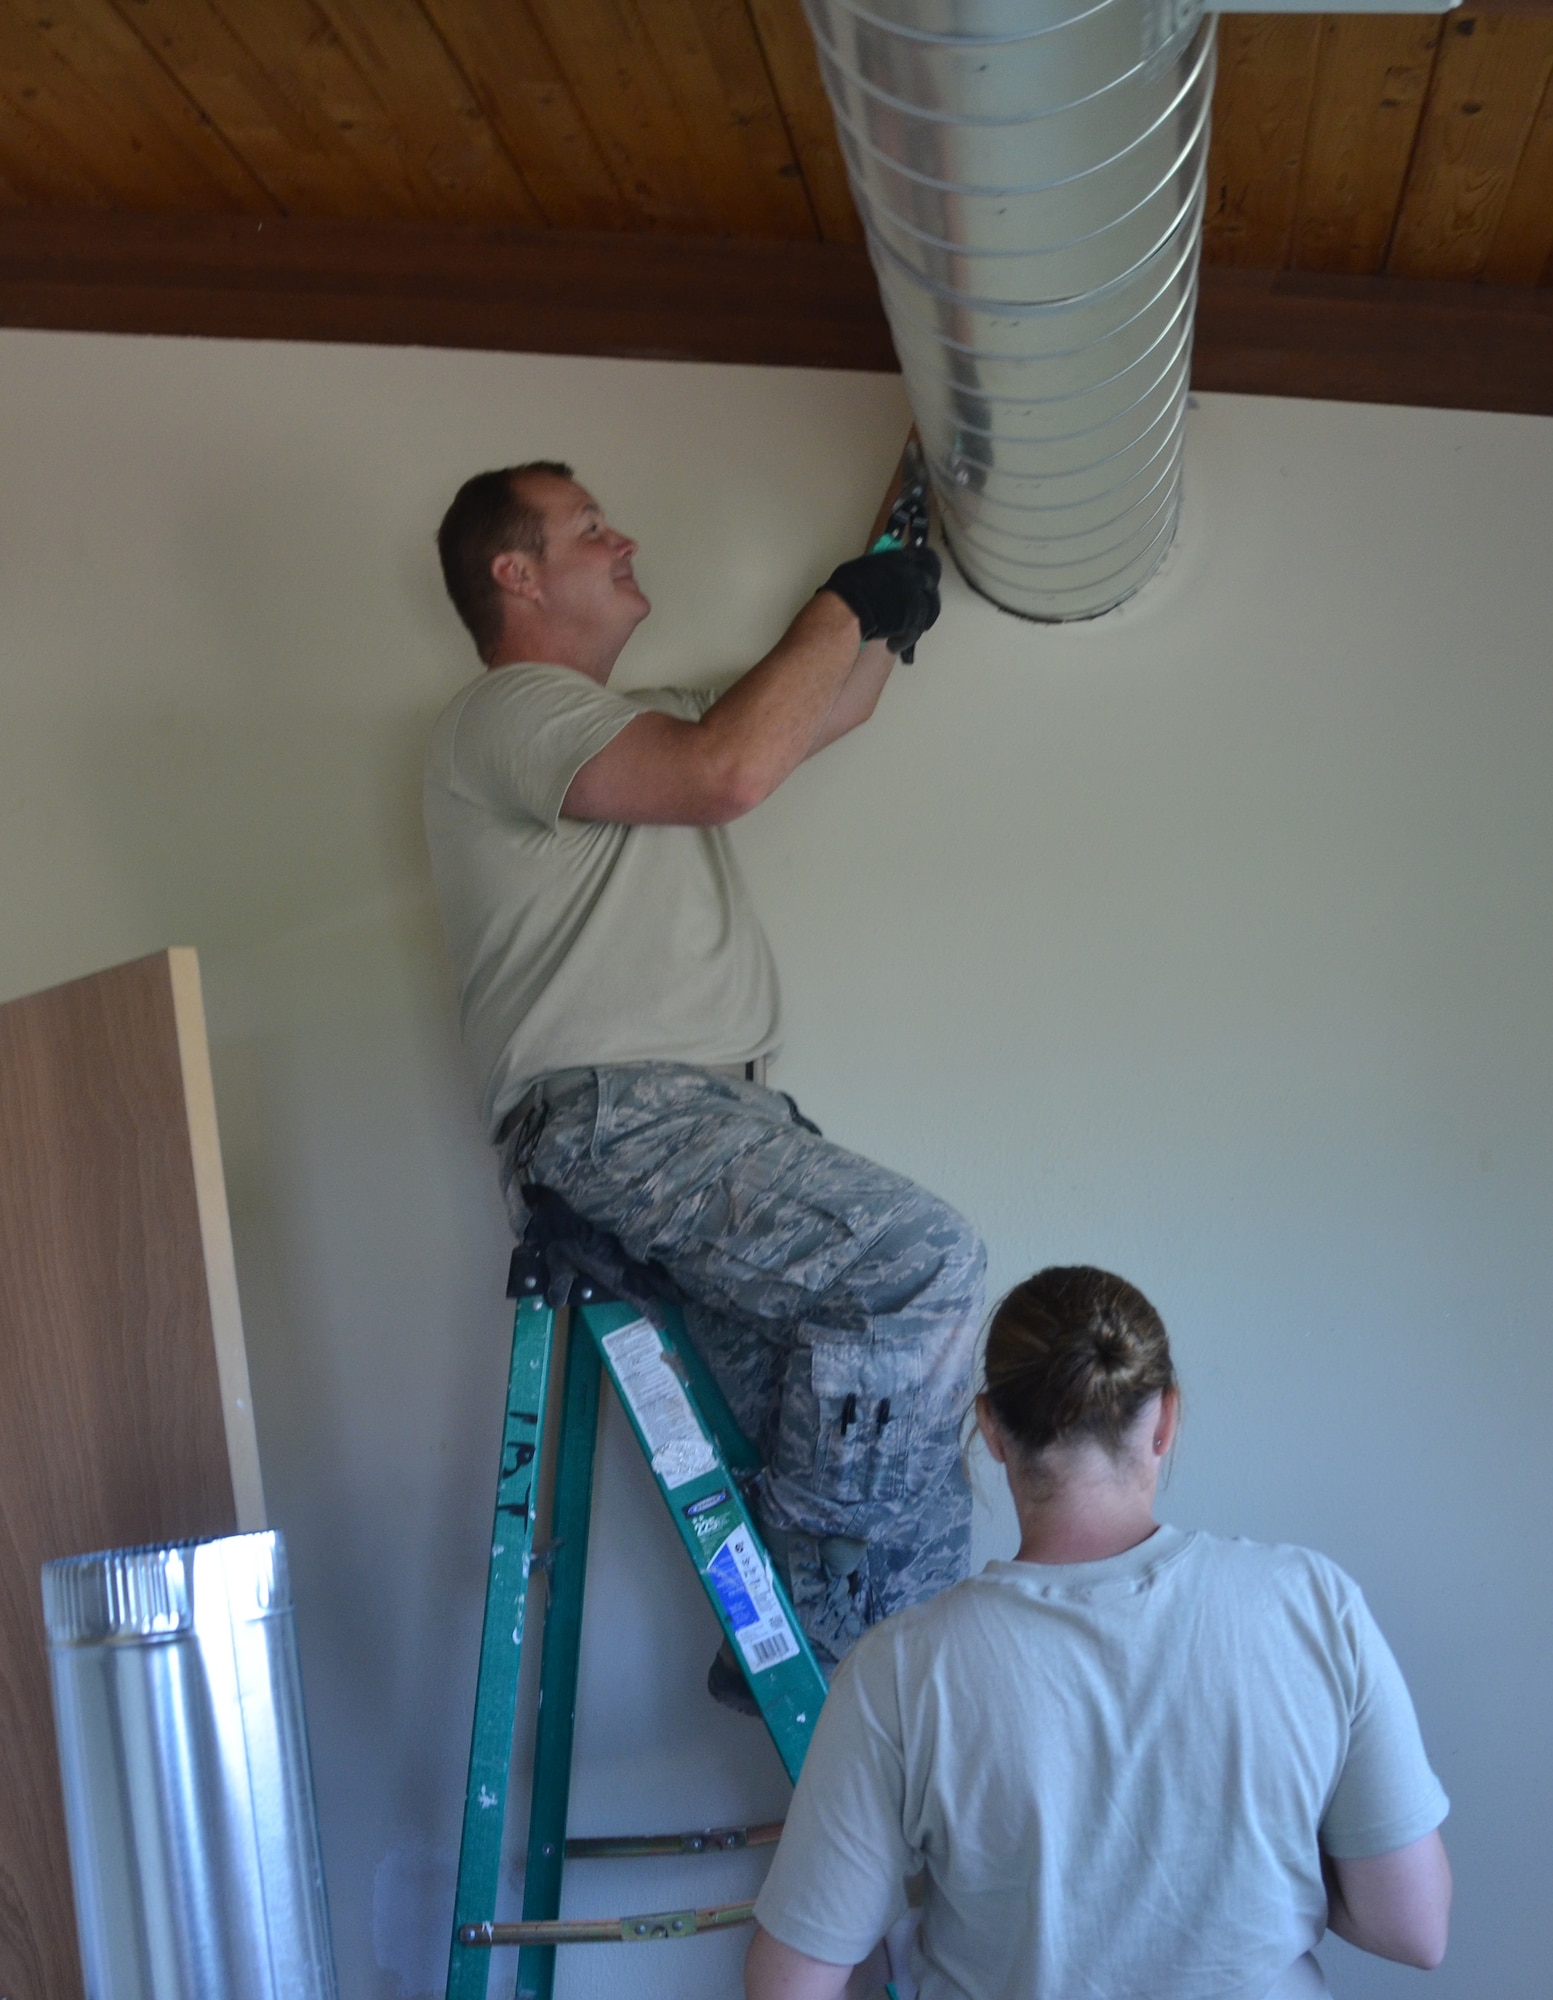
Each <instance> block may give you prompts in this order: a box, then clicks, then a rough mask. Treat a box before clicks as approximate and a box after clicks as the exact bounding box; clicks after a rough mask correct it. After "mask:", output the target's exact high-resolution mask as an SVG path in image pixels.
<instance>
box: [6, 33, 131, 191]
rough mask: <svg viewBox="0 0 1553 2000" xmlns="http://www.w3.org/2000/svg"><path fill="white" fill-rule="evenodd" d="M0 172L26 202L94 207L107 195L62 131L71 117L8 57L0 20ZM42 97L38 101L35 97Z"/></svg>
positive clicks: (42, 87)
mask: <svg viewBox="0 0 1553 2000" xmlns="http://www.w3.org/2000/svg"><path fill="white" fill-rule="evenodd" d="M0 78H3V79H4V81H3V82H0V172H3V173H4V175H5V177H6V180H7V182H8V184H9V185H10V186H11V187H13V188H14V189H15V190H16V193H17V198H18V202H19V203H20V204H22V205H25V206H27V207H34V206H37V207H53V206H59V207H62V208H96V207H99V206H102V207H105V206H106V205H107V200H108V197H107V195H106V194H105V193H104V191H103V189H102V187H101V186H100V185H99V183H98V182H97V180H96V179H95V178H94V177H93V176H92V174H91V173H90V172H89V170H88V169H87V167H86V165H85V163H84V162H83V161H82V159H81V157H80V155H79V154H78V153H77V151H76V150H75V148H74V146H72V145H71V144H70V143H69V141H68V140H66V139H65V138H64V137H62V136H61V134H62V132H63V131H66V130H68V129H69V125H70V122H71V120H70V117H69V115H68V113H67V114H65V115H64V116H63V117H62V116H61V115H60V113H59V111H58V108H57V106H56V105H55V104H54V103H53V102H52V101H51V100H52V93H51V92H48V91H47V89H46V86H44V85H43V84H40V83H39V82H37V81H35V80H34V78H33V77H32V76H30V75H28V74H27V73H26V72H21V73H18V71H17V70H16V69H15V68H14V67H13V65H12V64H11V63H10V61H9V60H8V52H7V49H6V38H5V32H4V23H3V21H0ZM40 100H41V101H40Z"/></svg>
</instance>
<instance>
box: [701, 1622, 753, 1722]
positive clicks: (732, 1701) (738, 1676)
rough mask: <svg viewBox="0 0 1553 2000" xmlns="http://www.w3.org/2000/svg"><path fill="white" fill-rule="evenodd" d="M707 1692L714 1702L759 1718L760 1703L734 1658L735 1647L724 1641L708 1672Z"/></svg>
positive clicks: (742, 1713) (737, 1712) (741, 1713)
mask: <svg viewBox="0 0 1553 2000" xmlns="http://www.w3.org/2000/svg"><path fill="white" fill-rule="evenodd" d="M706 1691H707V1693H708V1694H709V1695H710V1696H711V1697H712V1699H713V1701H715V1702H718V1703H720V1704H721V1706H722V1707H724V1708H731V1709H733V1710H734V1711H735V1713H736V1714H739V1715H753V1716H759V1714H760V1703H759V1702H758V1701H757V1700H756V1699H755V1696H754V1694H753V1693H752V1692H751V1690H750V1684H749V1682H748V1681H747V1680H746V1679H745V1677H744V1669H743V1668H742V1667H741V1666H740V1665H739V1662H738V1660H737V1659H736V1658H735V1657H734V1651H733V1647H732V1646H731V1645H730V1644H729V1643H728V1641H727V1640H726V1639H724V1641H723V1643H722V1644H721V1645H720V1646H719V1647H718V1649H717V1652H716V1654H715V1655H714V1656H713V1660H712V1664H711V1665H710V1666H709V1667H708V1668H707V1670H706Z"/></svg>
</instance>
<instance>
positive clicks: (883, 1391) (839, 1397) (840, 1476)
mask: <svg viewBox="0 0 1553 2000" xmlns="http://www.w3.org/2000/svg"><path fill="white" fill-rule="evenodd" d="M918 1376H919V1367H918V1358H917V1356H916V1354H915V1353H914V1352H913V1351H910V1350H907V1351H902V1350H901V1349H899V1348H892V1347H880V1346H878V1345H876V1344H875V1343H874V1342H871V1341H850V1340H827V1341H819V1342H817V1343H816V1344H815V1345H814V1346H813V1347H812V1348H810V1350H809V1379H810V1383H811V1385H812V1388H813V1395H814V1409H813V1421H814V1424H815V1438H814V1453H813V1460H812V1463H813V1468H814V1471H813V1477H814V1484H815V1488H816V1490H817V1491H818V1492H819V1493H821V1494H824V1495H826V1496H828V1497H830V1498H832V1499H836V1500H849V1501H857V1500H873V1501H890V1500H901V1499H904V1498H905V1497H906V1495H907V1494H908V1493H911V1492H913V1491H915V1490H916V1482H915V1480H914V1478H913V1473H914V1470H915V1468H914V1466H913V1463H912V1460H913V1447H914V1444H915V1441H916V1432H917V1406H918V1402H919V1400H920V1396H921V1385H920V1382H919V1380H918Z"/></svg>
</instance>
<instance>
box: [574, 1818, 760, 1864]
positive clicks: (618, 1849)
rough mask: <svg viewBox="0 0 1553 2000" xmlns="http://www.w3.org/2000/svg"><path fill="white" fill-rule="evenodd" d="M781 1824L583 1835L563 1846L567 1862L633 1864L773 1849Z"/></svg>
mask: <svg viewBox="0 0 1553 2000" xmlns="http://www.w3.org/2000/svg"><path fill="white" fill-rule="evenodd" d="M782 1826H783V1822H782V1821H781V1820H779V1819H772V1820H766V1821H764V1822H763V1823H762V1824H761V1825H760V1826H709V1827H706V1828H704V1829H702V1830H700V1831H698V1832H695V1833H623V1834H612V1835H604V1836H603V1837H595V1836H587V1835H584V1836H582V1837H580V1838H576V1839H569V1840H568V1841H567V1843H566V1858H567V1860H568V1861H634V1860H639V1859H641V1858H642V1857H643V1856H646V1855H652V1854H731V1853H734V1852H735V1851H737V1850H738V1849H739V1848H742V1847H775V1846H776V1844H777V1842H778V1841H779V1840H780V1839H781V1838H782Z"/></svg>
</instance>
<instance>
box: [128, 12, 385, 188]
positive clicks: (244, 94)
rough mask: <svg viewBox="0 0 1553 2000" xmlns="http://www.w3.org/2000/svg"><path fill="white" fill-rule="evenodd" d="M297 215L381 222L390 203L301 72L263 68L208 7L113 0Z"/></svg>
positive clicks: (223, 19)
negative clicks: (376, 218)
mask: <svg viewBox="0 0 1553 2000" xmlns="http://www.w3.org/2000/svg"><path fill="white" fill-rule="evenodd" d="M113 4H114V5H115V6H116V7H117V8H118V10H119V12H120V13H121V14H122V15H124V17H125V18H126V20H128V21H129V23H130V24H131V25H132V26H133V27H134V28H135V30H136V31H137V32H138V33H139V34H140V36H141V37H142V39H143V40H144V41H145V43H146V45H147V46H148V47H149V48H150V49H152V50H153V51H154V53H155V54H156V55H157V56H158V57H159V59H160V60H161V62H162V63H163V64H164V66H165V67H166V68H167V70H168V71H169V73H170V74H171V75H172V76H174V77H175V78H176V79H177V81H178V83H179V85H180V87H181V88H182V89H183V90H184V91H185V92H187V94H188V96H189V97H190V98H191V99H192V101H193V102H194V103H195V104H197V105H198V106H199V108H200V110H201V111H203V112H204V113H205V115H206V116H207V117H208V118H209V119H210V120H211V121H212V123H213V124H214V125H215V126H216V127H217V129H218V130H219V131H220V132H221V134H222V136H223V137H224V138H225V139H226V141H227V143H228V145H230V146H231V147H232V149H233V150H234V151H235V152H236V153H237V154H238V155H239V156H240V157H241V158H242V159H243V160H244V161H245V162H246V163H247V165H248V166H249V168H250V169H251V170H252V172H253V173H254V174H255V176H256V177H257V178H258V179H259V180H260V181H261V182H262V183H263V185H264V186H265V187H266V188H267V189H268V190H269V192H270V194H271V195H273V197H274V198H275V201H276V203H277V205H278V206H279V208H280V209H281V210H282V211H283V212H285V213H288V214H292V215H308V214H315V215H316V214H329V215H346V216H363V217H364V216H370V215H374V214H382V213H383V212H384V208H385V201H384V196H383V194H382V192H381V190H380V189H379V187H378V186H377V184H376V183H375V182H374V180H373V178H372V176H371V174H370V173H368V172H367V171H366V170H365V168H364V167H363V164H362V162H361V160H360V159H359V157H358V156H357V154H356V152H355V151H353V149H352V148H351V146H350V145H349V144H348V143H347V141H346V138H345V137H344V136H343V135H342V134H341V133H340V131H339V129H338V127H337V126H336V124H335V122H334V121H333V119H331V118H330V117H329V116H328V114H327V111H326V109H325V108H324V106H323V104H322V103H321V102H320V101H319V99H318V97H317V96H316V95H315V94H314V93H313V92H311V91H309V90H307V89H306V88H304V87H303V83H302V79H301V78H300V76H299V75H298V73H297V71H296V69H295V68H294V67H293V66H281V65H271V64H269V63H266V62H264V61H262V60H261V59H260V58H259V57H258V56H256V55H255V53H254V52H253V50H252V49H250V47H249V46H248V44H247V42H245V41H244V39H243V37H242V35H241V34H240V33H239V32H238V31H237V29H236V28H234V27H233V25H232V24H231V23H230V22H229V21H228V20H227V19H226V17H225V16H224V15H223V14H222V12H221V11H220V8H219V6H218V5H213V4H210V0H113Z"/></svg>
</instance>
